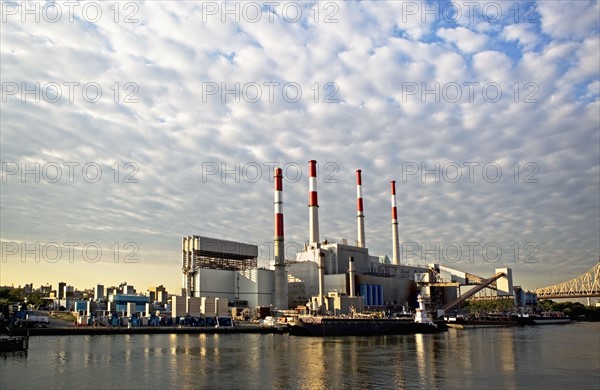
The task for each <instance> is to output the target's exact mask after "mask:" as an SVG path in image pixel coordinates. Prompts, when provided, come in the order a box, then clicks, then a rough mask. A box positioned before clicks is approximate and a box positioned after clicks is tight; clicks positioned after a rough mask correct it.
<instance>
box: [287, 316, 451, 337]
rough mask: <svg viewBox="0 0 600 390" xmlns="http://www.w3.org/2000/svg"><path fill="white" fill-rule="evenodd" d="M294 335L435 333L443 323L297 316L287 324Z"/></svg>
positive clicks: (440, 329) (442, 327)
mask: <svg viewBox="0 0 600 390" xmlns="http://www.w3.org/2000/svg"><path fill="white" fill-rule="evenodd" d="M289 326H290V334H291V335H294V336H319V337H320V336H381V335H388V334H416V333H437V332H440V331H443V330H445V327H444V326H443V324H440V325H438V324H434V323H431V322H429V323H418V322H415V321H413V320H405V319H398V318H349V317H319V316H316V317H311V316H306V317H299V318H298V320H296V321H295V322H293V323H291V324H289Z"/></svg>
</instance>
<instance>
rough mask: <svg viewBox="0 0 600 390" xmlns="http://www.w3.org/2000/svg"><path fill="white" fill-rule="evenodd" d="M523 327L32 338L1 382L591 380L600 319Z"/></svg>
mask: <svg viewBox="0 0 600 390" xmlns="http://www.w3.org/2000/svg"><path fill="white" fill-rule="evenodd" d="M532 329H536V330H530V329H529V328H498V329H487V330H483V329H475V330H462V331H460V330H450V331H448V332H445V333H442V334H436V335H404V336H402V335H396V336H385V337H332V338H326V339H322V338H302V337H294V336H289V335H249V334H235V335H227V334H221V335H210V334H207V335H204V334H203V335H136V336H135V338H134V339H132V338H128V337H124V336H94V337H88V338H84V337H80V336H77V337H55V338H44V339H43V340H42V339H41V338H40V340H32V341H33V342H31V343H30V350H29V352H28V353H27V354H23V353H21V354H3V355H1V356H2V358H1V359H0V388H13V387H20V388H34V387H36V386H37V385H38V384H39V383H44V385H45V387H51V388H63V387H69V388H72V387H86V386H87V387H89V384H90V383H98V384H99V387H102V388H132V387H133V388H173V387H174V388H187V387H189V388H211V389H213V388H215V389H216V388H275V389H287V388H299V389H312V388H347V387H351V388H415V387H417V388H452V389H454V388H478V389H479V388H509V389H510V388H530V387H535V388H539V387H551V388H557V387H560V388H563V387H569V386H571V385H572V383H571V382H572V378H573V377H576V379H577V384H578V385H579V387H581V388H593V387H597V384H598V383H599V380H600V378H599V374H598V366H600V362H599V357H598V356H599V355H600V354H599V352H600V351H599V348H598V347H600V324H581V325H579V324H576V325H568V326H562V327H552V326H549V327H548V328H546V327H542V328H540V329H539V330H537V329H538V328H532ZM535 332H537V333H535ZM594 346H595V348H594ZM105 373H108V375H104V374H105ZM565 373H568V375H566V374H565ZM99 377H102V378H101V381H100V382H98V380H99V379H98V378H99ZM569 378H571V379H569ZM571 387H572V386H571Z"/></svg>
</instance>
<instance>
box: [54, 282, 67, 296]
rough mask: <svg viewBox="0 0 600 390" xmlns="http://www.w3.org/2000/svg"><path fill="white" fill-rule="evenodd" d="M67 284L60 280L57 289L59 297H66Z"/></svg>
mask: <svg viewBox="0 0 600 390" xmlns="http://www.w3.org/2000/svg"><path fill="white" fill-rule="evenodd" d="M66 285H67V284H66V283H65V282H60V283H58V289H57V291H56V292H57V294H58V299H65V286H66Z"/></svg>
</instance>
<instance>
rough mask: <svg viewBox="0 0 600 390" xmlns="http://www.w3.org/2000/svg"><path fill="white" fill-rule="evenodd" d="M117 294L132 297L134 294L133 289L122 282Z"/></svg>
mask: <svg viewBox="0 0 600 390" xmlns="http://www.w3.org/2000/svg"><path fill="white" fill-rule="evenodd" d="M119 292H120V293H121V294H126V295H133V294H135V288H133V286H131V285H129V284H127V282H123V283H121V284H119Z"/></svg>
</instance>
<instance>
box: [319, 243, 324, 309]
mask: <svg viewBox="0 0 600 390" xmlns="http://www.w3.org/2000/svg"><path fill="white" fill-rule="evenodd" d="M324 294H325V253H323V252H321V250H320V249H319V310H320V311H321V312H322V310H323V297H324Z"/></svg>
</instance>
